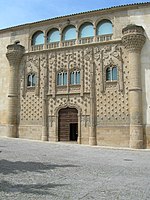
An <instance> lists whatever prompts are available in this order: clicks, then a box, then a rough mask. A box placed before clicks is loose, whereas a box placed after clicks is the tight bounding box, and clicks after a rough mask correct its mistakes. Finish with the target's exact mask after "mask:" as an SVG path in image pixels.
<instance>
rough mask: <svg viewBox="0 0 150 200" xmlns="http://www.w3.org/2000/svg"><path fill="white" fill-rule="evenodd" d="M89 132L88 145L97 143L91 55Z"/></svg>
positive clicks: (93, 73)
mask: <svg viewBox="0 0 150 200" xmlns="http://www.w3.org/2000/svg"><path fill="white" fill-rule="evenodd" d="M90 70H91V72H90V82H91V85H90V87H91V88H90V134H89V145H97V140H96V100H95V98H96V97H95V96H96V94H95V87H96V86H95V62H94V58H93V49H92V56H91V60H90Z"/></svg>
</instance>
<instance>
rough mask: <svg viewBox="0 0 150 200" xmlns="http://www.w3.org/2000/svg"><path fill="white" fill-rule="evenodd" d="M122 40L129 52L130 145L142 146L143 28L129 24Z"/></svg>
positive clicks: (123, 31) (138, 147)
mask: <svg viewBox="0 0 150 200" xmlns="http://www.w3.org/2000/svg"><path fill="white" fill-rule="evenodd" d="M122 33H123V37H122V42H123V44H124V46H125V48H126V49H127V50H128V53H129V78H130V86H129V111H130V147H131V148H137V149H140V148H143V119H142V85H141V67H140V62H141V61H140V57H141V49H142V47H143V45H144V43H145V36H144V29H143V27H141V26H137V25H129V26H127V27H125V28H124V29H123V30H122Z"/></svg>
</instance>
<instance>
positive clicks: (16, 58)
mask: <svg viewBox="0 0 150 200" xmlns="http://www.w3.org/2000/svg"><path fill="white" fill-rule="evenodd" d="M23 53H24V47H23V46H21V45H20V44H18V43H15V44H11V45H8V46H7V53H6V57H7V59H8V61H9V64H10V74H9V94H8V98H9V99H8V116H7V124H8V136H9V137H17V112H18V110H17V107H18V90H19V88H18V81H19V79H18V77H19V65H20V61H21V58H22V56H23Z"/></svg>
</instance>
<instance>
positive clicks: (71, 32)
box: [63, 25, 76, 41]
mask: <svg viewBox="0 0 150 200" xmlns="http://www.w3.org/2000/svg"><path fill="white" fill-rule="evenodd" d="M75 39H76V28H75V26H73V25H70V26H67V27H66V28H65V29H64V31H63V40H64V41H66V40H75Z"/></svg>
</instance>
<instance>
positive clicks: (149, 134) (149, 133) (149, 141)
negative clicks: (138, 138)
mask: <svg viewBox="0 0 150 200" xmlns="http://www.w3.org/2000/svg"><path fill="white" fill-rule="evenodd" d="M144 148H146V149H150V125H146V126H145V129H144Z"/></svg>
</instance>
